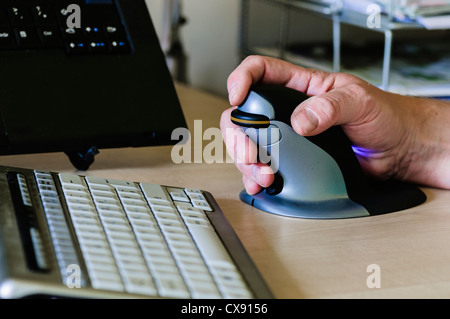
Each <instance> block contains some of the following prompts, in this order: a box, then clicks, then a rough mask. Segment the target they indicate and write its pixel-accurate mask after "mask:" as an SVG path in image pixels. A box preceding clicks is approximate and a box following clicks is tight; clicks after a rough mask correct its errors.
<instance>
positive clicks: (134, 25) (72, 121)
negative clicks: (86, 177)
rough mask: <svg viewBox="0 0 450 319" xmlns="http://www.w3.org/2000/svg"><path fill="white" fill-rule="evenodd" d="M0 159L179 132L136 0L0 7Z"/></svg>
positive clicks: (31, 0)
mask: <svg viewBox="0 0 450 319" xmlns="http://www.w3.org/2000/svg"><path fill="white" fill-rule="evenodd" d="M0 69H1V70H2V76H1V77H0V96H1V103H0V155H6V154H24V153H43V152H65V153H66V154H67V155H68V156H69V158H70V160H71V161H72V163H73V164H74V165H75V167H77V168H78V169H81V170H86V169H88V167H89V165H90V164H91V163H92V161H93V160H94V156H95V154H97V153H98V151H99V150H100V149H102V148H119V147H141V146H152V145H171V144H174V141H172V140H171V132H172V131H173V129H175V128H178V127H186V122H185V119H184V116H183V113H182V110H181V107H180V104H179V101H178V99H177V95H176V92H175V88H174V85H173V82H172V78H171V75H170V72H169V71H168V68H167V64H166V63H165V57H164V54H163V52H162V50H161V48H160V44H159V41H158V38H157V35H156V33H155V30H154V27H153V24H152V21H151V18H150V15H149V11H148V9H147V6H146V4H145V1H144V0H131V1H130V0H2V1H1V2H0Z"/></svg>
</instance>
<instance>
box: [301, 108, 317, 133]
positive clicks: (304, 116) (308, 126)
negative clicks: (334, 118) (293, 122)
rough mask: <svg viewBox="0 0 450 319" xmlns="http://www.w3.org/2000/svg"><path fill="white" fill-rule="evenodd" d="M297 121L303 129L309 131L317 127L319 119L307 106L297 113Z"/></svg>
mask: <svg viewBox="0 0 450 319" xmlns="http://www.w3.org/2000/svg"><path fill="white" fill-rule="evenodd" d="M296 118H297V123H298V125H299V126H300V127H301V128H302V129H303V132H305V133H309V132H311V131H313V130H315V129H316V128H317V126H318V125H319V119H318V118H317V116H316V114H314V112H313V111H311V110H310V109H308V108H306V109H304V110H302V111H301V112H300V113H298V114H297V117H296Z"/></svg>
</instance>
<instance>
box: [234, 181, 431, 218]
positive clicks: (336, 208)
mask: <svg viewBox="0 0 450 319" xmlns="http://www.w3.org/2000/svg"><path fill="white" fill-rule="evenodd" d="M370 189H371V192H370V193H368V194H365V196H359V197H358V198H353V197H352V199H353V200H352V199H350V198H332V199H328V200H322V201H289V200H286V199H285V198H283V196H282V193H280V194H278V195H268V194H267V193H266V192H265V191H261V192H259V193H258V194H255V195H249V194H248V193H247V192H246V191H245V190H243V191H242V192H241V193H240V194H239V198H240V199H241V200H242V201H243V202H244V203H247V204H248V205H251V206H253V207H255V208H258V209H260V210H262V211H265V212H268V213H272V214H276V215H281V216H287V217H298V218H315V219H342V218H354V217H366V216H374V215H381V214H386V213H393V212H397V211H401V210H405V209H408V208H411V207H414V206H417V205H420V204H422V203H424V202H425V201H426V200H427V196H426V195H425V193H424V192H423V191H422V190H420V189H419V188H417V187H415V186H414V185H410V184H407V183H403V182H399V181H388V182H378V183H372V184H371V188H370ZM355 199H356V200H357V202H356V201H354V200H355Z"/></svg>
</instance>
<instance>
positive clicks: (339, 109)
mask: <svg viewBox="0 0 450 319" xmlns="http://www.w3.org/2000/svg"><path fill="white" fill-rule="evenodd" d="M358 100H359V99H358V98H355V97H354V96H353V95H350V93H349V92H348V91H347V90H345V89H341V88H339V89H335V90H332V91H329V92H326V93H323V94H320V95H316V96H313V97H311V98H309V99H307V100H306V101H304V102H303V103H301V104H300V105H299V106H298V107H297V108H296V109H295V110H294V112H293V113H292V116H291V124H292V128H293V129H294V131H296V132H297V133H298V134H300V135H303V136H309V135H316V134H319V133H321V132H323V131H325V130H327V129H328V128H330V127H331V126H333V125H340V124H351V123H352V122H353V121H356V119H357V113H359V112H358V109H357V108H356V107H355V105H359V104H360V103H358Z"/></svg>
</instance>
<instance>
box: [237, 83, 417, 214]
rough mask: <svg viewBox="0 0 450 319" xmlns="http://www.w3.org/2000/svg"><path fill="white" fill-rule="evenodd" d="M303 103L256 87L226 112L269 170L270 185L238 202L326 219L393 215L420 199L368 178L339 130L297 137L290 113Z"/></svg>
mask: <svg viewBox="0 0 450 319" xmlns="http://www.w3.org/2000/svg"><path fill="white" fill-rule="evenodd" d="M306 99H308V96H307V95H305V94H304V93H302V92H299V91H297V90H294V89H289V88H286V87H282V86H275V85H256V86H254V87H252V88H251V90H250V91H249V94H248V96H247V98H246V99H245V101H244V102H243V103H242V104H241V105H240V106H239V107H238V108H237V109H235V110H233V112H232V113H231V120H232V122H233V123H235V124H237V125H239V126H241V127H242V128H243V130H244V132H245V133H246V134H247V135H248V136H249V137H250V139H252V140H253V141H254V142H255V143H256V144H257V146H258V149H259V153H260V155H261V153H262V154H264V155H265V158H266V161H264V162H265V163H267V164H268V165H270V166H271V167H272V169H273V170H274V172H275V182H274V183H273V184H272V185H271V186H270V187H268V188H266V189H264V190H262V191H260V192H259V193H257V194H255V195H249V194H248V193H247V192H246V191H245V190H244V191H242V192H241V193H240V198H241V200H242V201H244V202H245V203H247V204H249V205H252V206H254V207H256V208H259V209H261V210H263V211H266V212H270V213H273V214H278V215H283V216H290V217H302V218H321V219H330V218H351V217H364V216H371V215H378V214H383V213H388V212H394V211H398V210H403V209H406V208H410V207H413V206H416V205H418V204H421V203H423V202H424V201H425V200H426V196H425V194H424V193H423V192H422V191H421V190H420V189H418V188H417V187H415V186H413V185H410V184H407V183H403V182H400V181H384V182H380V181H374V180H369V178H367V177H366V175H365V174H364V172H363V170H362V168H361V166H360V164H359V161H358V159H357V157H356V155H355V153H354V152H353V149H352V144H351V142H350V140H349V139H348V137H347V136H346V135H345V133H344V132H343V131H342V129H341V128H340V127H339V126H334V127H331V128H330V129H328V130H326V131H325V132H323V133H320V134H318V135H316V136H308V137H304V136H301V135H299V134H297V133H296V132H295V131H294V130H293V128H292V126H291V123H290V118H291V114H292V112H293V111H294V109H295V108H296V107H297V106H298V105H299V104H300V103H301V102H303V101H305V100H306Z"/></svg>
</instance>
